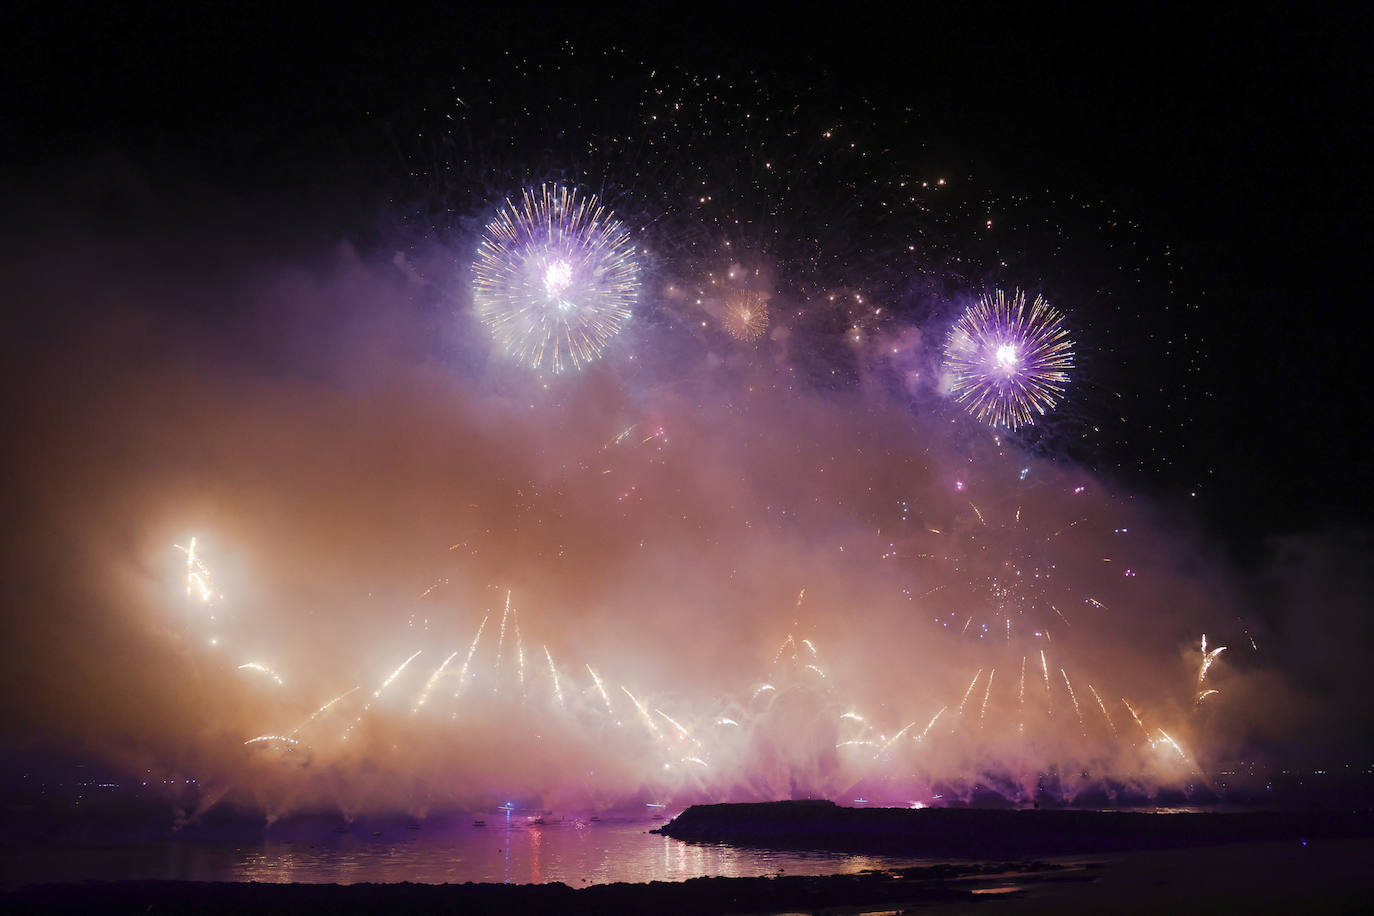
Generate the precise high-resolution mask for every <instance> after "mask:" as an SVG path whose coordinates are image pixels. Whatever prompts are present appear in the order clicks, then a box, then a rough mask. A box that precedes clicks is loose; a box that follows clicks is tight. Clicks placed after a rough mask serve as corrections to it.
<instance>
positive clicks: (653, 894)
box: [0, 803, 1374, 914]
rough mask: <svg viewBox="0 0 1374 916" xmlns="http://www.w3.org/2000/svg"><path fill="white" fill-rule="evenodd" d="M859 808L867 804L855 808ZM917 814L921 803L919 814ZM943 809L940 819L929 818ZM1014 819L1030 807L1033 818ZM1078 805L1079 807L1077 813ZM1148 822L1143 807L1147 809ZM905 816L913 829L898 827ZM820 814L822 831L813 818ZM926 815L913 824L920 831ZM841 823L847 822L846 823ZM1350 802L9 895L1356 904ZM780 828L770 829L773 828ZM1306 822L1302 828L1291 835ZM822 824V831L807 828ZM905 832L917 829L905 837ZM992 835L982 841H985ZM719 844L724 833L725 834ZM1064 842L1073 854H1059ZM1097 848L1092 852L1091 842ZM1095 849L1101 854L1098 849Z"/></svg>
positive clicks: (34, 900) (987, 819)
mask: <svg viewBox="0 0 1374 916" xmlns="http://www.w3.org/2000/svg"><path fill="white" fill-rule="evenodd" d="M855 812H857V814H856V813H855ZM914 815H922V817H920V818H919V819H915V818H914V817H913V816H914ZM931 815H934V817H932V816H931ZM1011 815H1024V817H1021V818H1020V819H1016V818H1010V817H1009V816H1011ZM1065 815H1067V816H1068V817H1065ZM1140 818H1146V819H1145V820H1141V819H1140ZM899 822H900V823H903V824H905V829H904V830H899V829H897V828H896V827H895V826H894V825H895V824H898V823H899ZM808 824H810V825H811V826H812V827H814V828H815V829H813V830H809V831H808V827H807V825H808ZM913 825H916V826H914V827H913ZM841 827H844V828H845V829H840V828H841ZM1368 827H1369V819H1368V818H1367V816H1364V815H1358V814H1345V813H1332V812H1324V813H1296V814H1294V813H1290V814H1273V813H1265V812H1246V813H1241V814H1216V815H1202V814H1167V815H1165V814H1160V815H1126V814H1117V813H1102V812H1074V811H1068V812H1065V811H1022V812H1014V811H981V810H971V809H970V810H959V809H946V810H944V811H925V812H907V811H901V810H896V811H893V810H892V809H844V808H836V807H834V806H826V805H814V804H810V805H809V804H806V803H800V804H798V803H780V804H774V805H762V806H750V805H732V806H706V807H703V808H694V809H689V810H688V811H687V812H684V814H683V815H682V816H681V817H679V818H678V819H676V820H675V821H673V822H672V823H671V824H669V825H666V826H665V828H664V829H663V832H664V833H667V834H669V835H675V834H681V833H695V834H698V835H699V836H704V835H705V834H706V833H708V832H711V831H714V832H716V833H724V832H732V833H733V835H734V836H736V837H739V836H743V835H745V834H748V835H749V836H750V839H749V840H748V842H752V843H759V842H761V841H763V840H764V839H769V840H770V841H771V842H776V843H778V844H779V845H784V844H786V843H789V842H791V843H795V842H810V843H811V845H812V846H813V847H817V846H818V845H821V844H824V848H832V849H833V848H837V847H839V846H840V844H842V843H844V842H848V843H849V846H848V847H845V848H852V849H855V850H859V849H864V848H871V846H872V845H873V844H874V843H875V842H876V843H878V844H879V845H882V846H883V847H884V848H887V849H891V848H894V847H895V846H897V845H901V844H903V843H904V844H905V845H904V846H903V848H906V849H908V850H910V849H915V848H920V849H923V850H925V849H930V850H931V851H929V852H925V853H922V854H925V855H931V856H932V857H935V856H941V857H948V858H951V859H957V858H966V857H965V856H960V855H959V854H958V853H956V852H952V851H946V852H944V853H940V852H937V851H934V849H933V847H932V845H931V844H934V843H935V841H936V839H937V838H938V834H940V833H944V835H945V838H946V839H947V840H948V846H947V849H951V850H952V849H967V848H969V844H970V843H977V844H981V846H982V847H983V848H987V847H989V846H1001V847H1003V848H1011V847H1014V846H1022V847H1024V846H1026V845H1030V846H1035V845H1039V846H1041V847H1042V848H1043V850H1044V851H1041V852H1036V853H1031V854H1028V855H1026V856H1024V857H1018V858H1009V857H1008V858H999V859H995V860H992V859H984V860H983V861H980V862H969V861H964V862H948V863H932V864H929V865H921V866H917V867H911V868H903V869H890V870H882V871H874V872H865V873H862V874H858V875H829V876H822V877H812V876H793V875H782V874H779V875H775V876H771V877H762V878H696V879H692V880H689V881H685V882H681V883H669V882H654V883H649V884H628V883H615V884H601V885H593V886H589V887H583V888H580V889H574V888H571V887H568V886H567V885H564V884H527V885H502V884H441V885H425V884H351V885H337V884H230V883H208V882H185V881H126V882H86V883H71V884H47V885H31V886H28V887H23V888H21V889H19V890H16V891H12V892H10V893H8V894H6V895H4V896H3V897H0V910H4V911H9V912H45V913H52V912H102V913H126V912H130V913H131V912H140V913H147V912H152V913H157V912H200V913H240V912H292V913H301V912H397V911H417V912H429V911H436V910H445V911H455V912H463V913H785V912H806V913H832V914H853V913H877V912H882V913H894V912H905V911H909V910H910V911H915V910H921V911H929V910H932V909H934V910H941V909H944V910H948V911H968V910H970V909H979V910H996V909H1006V908H1011V909H1015V910H1018V911H1030V912H1050V911H1053V912H1088V911H1096V912H1107V911H1110V912H1158V911H1161V910H1165V909H1167V910H1177V911H1183V912H1199V911H1203V910H1208V911H1218V910H1219V911H1222V912H1234V911H1247V912H1259V911H1264V912H1274V911H1293V912H1297V911H1304V912H1323V913H1330V912H1357V911H1365V910H1367V909H1368V908H1369V906H1370V902H1371V901H1372V900H1374V892H1372V891H1371V879H1370V876H1369V869H1368V863H1370V862H1371V861H1374V836H1372V835H1371V834H1374V831H1370V830H1369V829H1368ZM765 830H771V831H772V832H771V834H770V835H769V837H767V838H765V837H763V836H762V834H763V833H764V831H765ZM1293 830H1297V831H1298V832H1297V833H1292V834H1291V835H1290V832H1291V831H1293ZM808 833H809V840H808ZM902 836H905V840H903V839H902ZM980 836H981V838H979V837H980ZM711 841H712V842H720V841H721V838H720V837H716V838H714V839H713V840H711ZM1065 844H1068V845H1071V846H1074V847H1075V849H1077V852H1076V853H1075V854H1064V853H1063V852H1057V853H1056V852H1054V851H1053V850H1054V849H1055V848H1057V847H1063V846H1064V845H1065ZM1085 847H1089V848H1085ZM1091 850H1096V851H1091Z"/></svg>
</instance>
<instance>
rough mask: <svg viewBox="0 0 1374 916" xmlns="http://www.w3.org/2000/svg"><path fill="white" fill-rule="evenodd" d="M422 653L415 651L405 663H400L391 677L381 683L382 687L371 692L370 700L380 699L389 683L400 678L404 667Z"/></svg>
mask: <svg viewBox="0 0 1374 916" xmlns="http://www.w3.org/2000/svg"><path fill="white" fill-rule="evenodd" d="M423 651H424V650H423V649H416V650H415V654H414V655H412V656H411V657H410V658H408V659H406V660H405V661H403V662H401V664H400V666H399V667H398V668H397V669H396V670H395V671H393V672H391V677H389V678H387V679H386V680H384V681H382V686H380V687H378V688H377V689H376V690H375V691H373V692H372V698H373V699H374V700H375V699H377V698H378V697H380V696H381V695H382V691H383V690H385V689H387V688H388V687H390V686H391V682H392V681H394V680H396V678H398V677H400V676H401V672H402V671H404V670H406V666H407V665H409V664H410V663H411V662H413V661H415V659H416V657H418V656H419V654H420V653H421V652H423Z"/></svg>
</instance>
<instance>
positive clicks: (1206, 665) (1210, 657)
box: [1193, 633, 1226, 709]
mask: <svg viewBox="0 0 1374 916" xmlns="http://www.w3.org/2000/svg"><path fill="white" fill-rule="evenodd" d="M1225 651H1226V647H1225V646H1218V647H1217V648H1215V649H1213V650H1212V651H1211V652H1208V651H1207V634H1206V633H1203V634H1202V664H1201V665H1200V666H1199V667H1198V669H1197V688H1196V690H1194V692H1193V708H1194V709H1196V708H1197V707H1199V706H1201V705H1202V701H1203V700H1205V699H1207V698H1208V697H1209V696H1211V695H1212V694H1214V693H1217V692H1218V691H1216V690H1203V687H1202V682H1203V681H1205V680H1206V679H1207V672H1208V670H1209V669H1211V667H1212V663H1213V662H1215V661H1216V660H1217V656H1218V655H1220V654H1221V653H1223V652H1225Z"/></svg>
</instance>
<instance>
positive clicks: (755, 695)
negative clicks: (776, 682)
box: [750, 684, 778, 700]
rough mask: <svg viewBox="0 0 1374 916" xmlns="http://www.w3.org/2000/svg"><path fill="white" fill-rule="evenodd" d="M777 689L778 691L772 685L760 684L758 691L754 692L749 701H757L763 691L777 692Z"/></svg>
mask: <svg viewBox="0 0 1374 916" xmlns="http://www.w3.org/2000/svg"><path fill="white" fill-rule="evenodd" d="M777 689H778V688H776V687H774V686H773V685H772V684H760V685H759V687H758V689H757V690H755V691H754V695H753V696H752V697H750V699H751V700H757V699H758V698H759V694H761V693H763V692H764V691H765V690H777Z"/></svg>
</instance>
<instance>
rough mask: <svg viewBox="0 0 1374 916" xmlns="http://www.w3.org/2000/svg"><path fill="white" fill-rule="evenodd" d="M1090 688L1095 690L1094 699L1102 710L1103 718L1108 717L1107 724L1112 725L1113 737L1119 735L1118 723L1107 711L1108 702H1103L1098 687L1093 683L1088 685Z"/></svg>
mask: <svg viewBox="0 0 1374 916" xmlns="http://www.w3.org/2000/svg"><path fill="white" fill-rule="evenodd" d="M1088 689H1089V690H1091V691H1092V692H1093V699H1095V700H1097V708H1098V709H1101V710H1102V718H1104V719H1106V720H1107V725H1109V726H1110V727H1111V730H1112V737H1113V738H1115V737H1118V735H1117V731H1116V723H1115V722H1113V721H1112V717H1111V715H1110V714H1109V713H1108V712H1107V704H1106V703H1103V702H1102V697H1100V696H1098V695H1097V688H1096V687H1094V686H1093V685H1092V684H1089V685H1088Z"/></svg>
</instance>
